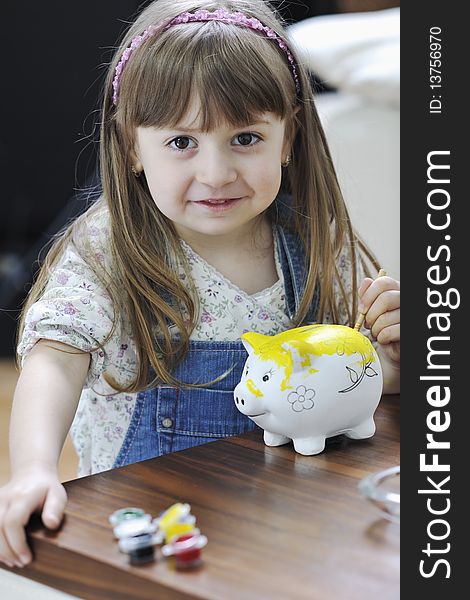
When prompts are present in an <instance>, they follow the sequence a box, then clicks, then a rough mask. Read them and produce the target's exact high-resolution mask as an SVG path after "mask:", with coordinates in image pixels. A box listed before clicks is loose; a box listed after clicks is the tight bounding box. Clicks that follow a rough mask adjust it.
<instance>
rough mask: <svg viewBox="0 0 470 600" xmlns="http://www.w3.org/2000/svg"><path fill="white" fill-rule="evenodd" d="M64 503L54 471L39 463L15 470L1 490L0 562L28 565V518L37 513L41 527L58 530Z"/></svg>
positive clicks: (64, 497)
mask: <svg viewBox="0 0 470 600" xmlns="http://www.w3.org/2000/svg"><path fill="white" fill-rule="evenodd" d="M66 501H67V494H66V492H65V489H64V487H63V486H62V485H61V483H60V481H59V478H58V475H57V470H56V469H54V468H52V467H49V466H47V465H44V464H38V463H31V464H28V465H27V466H25V467H21V468H20V469H18V470H17V471H16V472H15V473H14V475H13V476H12V478H11V479H10V481H9V482H8V483H7V484H6V485H5V486H3V487H2V488H0V561H2V562H4V563H5V564H6V565H7V566H9V567H10V568H11V567H13V566H16V567H23V566H24V565H27V564H28V563H29V562H31V559H32V555H31V551H30V549H29V547H28V544H27V543H26V534H25V530H24V528H25V526H26V524H27V523H28V521H29V518H30V516H31V515H32V513H34V512H36V511H40V512H41V517H42V521H43V523H44V525H45V526H46V527H48V528H49V529H57V528H58V527H59V525H60V523H61V521H62V517H63V514H64V508H65V504H66Z"/></svg>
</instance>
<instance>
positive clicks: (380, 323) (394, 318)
mask: <svg viewBox="0 0 470 600" xmlns="http://www.w3.org/2000/svg"><path fill="white" fill-rule="evenodd" d="M369 312H370V311H369ZM374 317H375V315H374V316H373V317H372V319H371V318H370V317H369V313H367V317H366V321H367V327H368V328H369V329H370V330H371V332H372V335H373V336H374V337H375V338H377V337H378V335H379V333H380V332H381V331H382V329H385V327H390V326H391V325H398V324H399V323H400V308H395V309H393V308H391V309H389V310H386V311H385V312H382V313H381V314H379V315H378V316H377V318H375V320H374Z"/></svg>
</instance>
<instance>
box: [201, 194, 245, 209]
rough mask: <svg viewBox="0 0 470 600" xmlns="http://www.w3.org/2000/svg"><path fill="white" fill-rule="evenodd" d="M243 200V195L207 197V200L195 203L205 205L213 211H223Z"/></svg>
mask: <svg viewBox="0 0 470 600" xmlns="http://www.w3.org/2000/svg"><path fill="white" fill-rule="evenodd" d="M241 200H243V196H240V197H239V198H206V199H205V200H197V201H194V202H193V204H197V205H198V206H203V207H204V208H207V209H209V210H212V211H221V210H226V209H228V208H231V207H232V206H234V205H235V204H237V203H238V202H240V201H241Z"/></svg>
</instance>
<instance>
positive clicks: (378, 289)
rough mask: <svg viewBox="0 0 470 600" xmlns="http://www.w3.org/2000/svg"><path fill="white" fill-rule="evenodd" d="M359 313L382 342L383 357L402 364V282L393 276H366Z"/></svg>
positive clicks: (380, 349) (360, 289)
mask: <svg viewBox="0 0 470 600" xmlns="http://www.w3.org/2000/svg"><path fill="white" fill-rule="evenodd" d="M359 300H360V302H359V312H361V313H363V314H365V315H366V316H365V319H364V326H365V327H366V328H367V329H370V330H371V332H372V335H373V337H374V338H375V339H376V340H377V342H378V343H379V346H380V348H378V350H379V354H380V355H381V356H385V357H386V358H387V359H388V360H389V361H390V362H391V363H392V365H394V366H397V365H399V363H400V282H399V281H397V280H395V279H392V278H391V277H378V278H377V279H370V278H369V277H366V279H364V281H363V282H362V285H361V287H360V288H359Z"/></svg>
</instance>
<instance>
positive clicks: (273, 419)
mask: <svg viewBox="0 0 470 600" xmlns="http://www.w3.org/2000/svg"><path fill="white" fill-rule="evenodd" d="M242 342H243V345H244V346H245V348H246V350H247V351H248V359H247V361H246V363H245V367H244V370H243V375H242V378H241V380H240V383H239V384H238V385H237V386H236V388H235V390H234V400H235V405H236V407H237V408H238V410H239V411H240V412H241V413H243V414H244V415H246V416H248V417H250V419H252V420H253V421H254V422H255V423H256V424H257V425H259V426H260V427H262V428H263V429H264V441H265V443H266V444H267V445H268V446H280V445H281V444H285V443H287V442H289V441H290V440H292V441H293V442H294V448H295V450H296V451H297V452H299V453H300V454H318V453H319V452H321V451H322V450H323V449H324V447H325V439H326V438H328V437H331V436H334V435H338V434H341V433H344V434H345V435H346V436H347V437H349V438H353V439H363V438H368V437H371V436H372V435H374V433H375V423H374V419H373V415H374V412H375V409H376V408H377V405H378V403H379V401H380V397H381V395H382V384H383V381H382V369H381V367H380V360H379V358H378V356H377V353H376V351H375V349H374V347H373V346H372V344H371V342H370V341H369V339H368V338H366V337H365V336H364V335H362V334H361V333H359V332H358V331H355V330H354V329H352V328H351V327H345V326H343V325H306V326H304V327H297V328H295V329H289V330H287V331H285V332H283V333H279V334H278V335H275V336H272V337H270V336H266V335H261V334H259V333H245V334H244V335H243V336H242Z"/></svg>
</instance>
